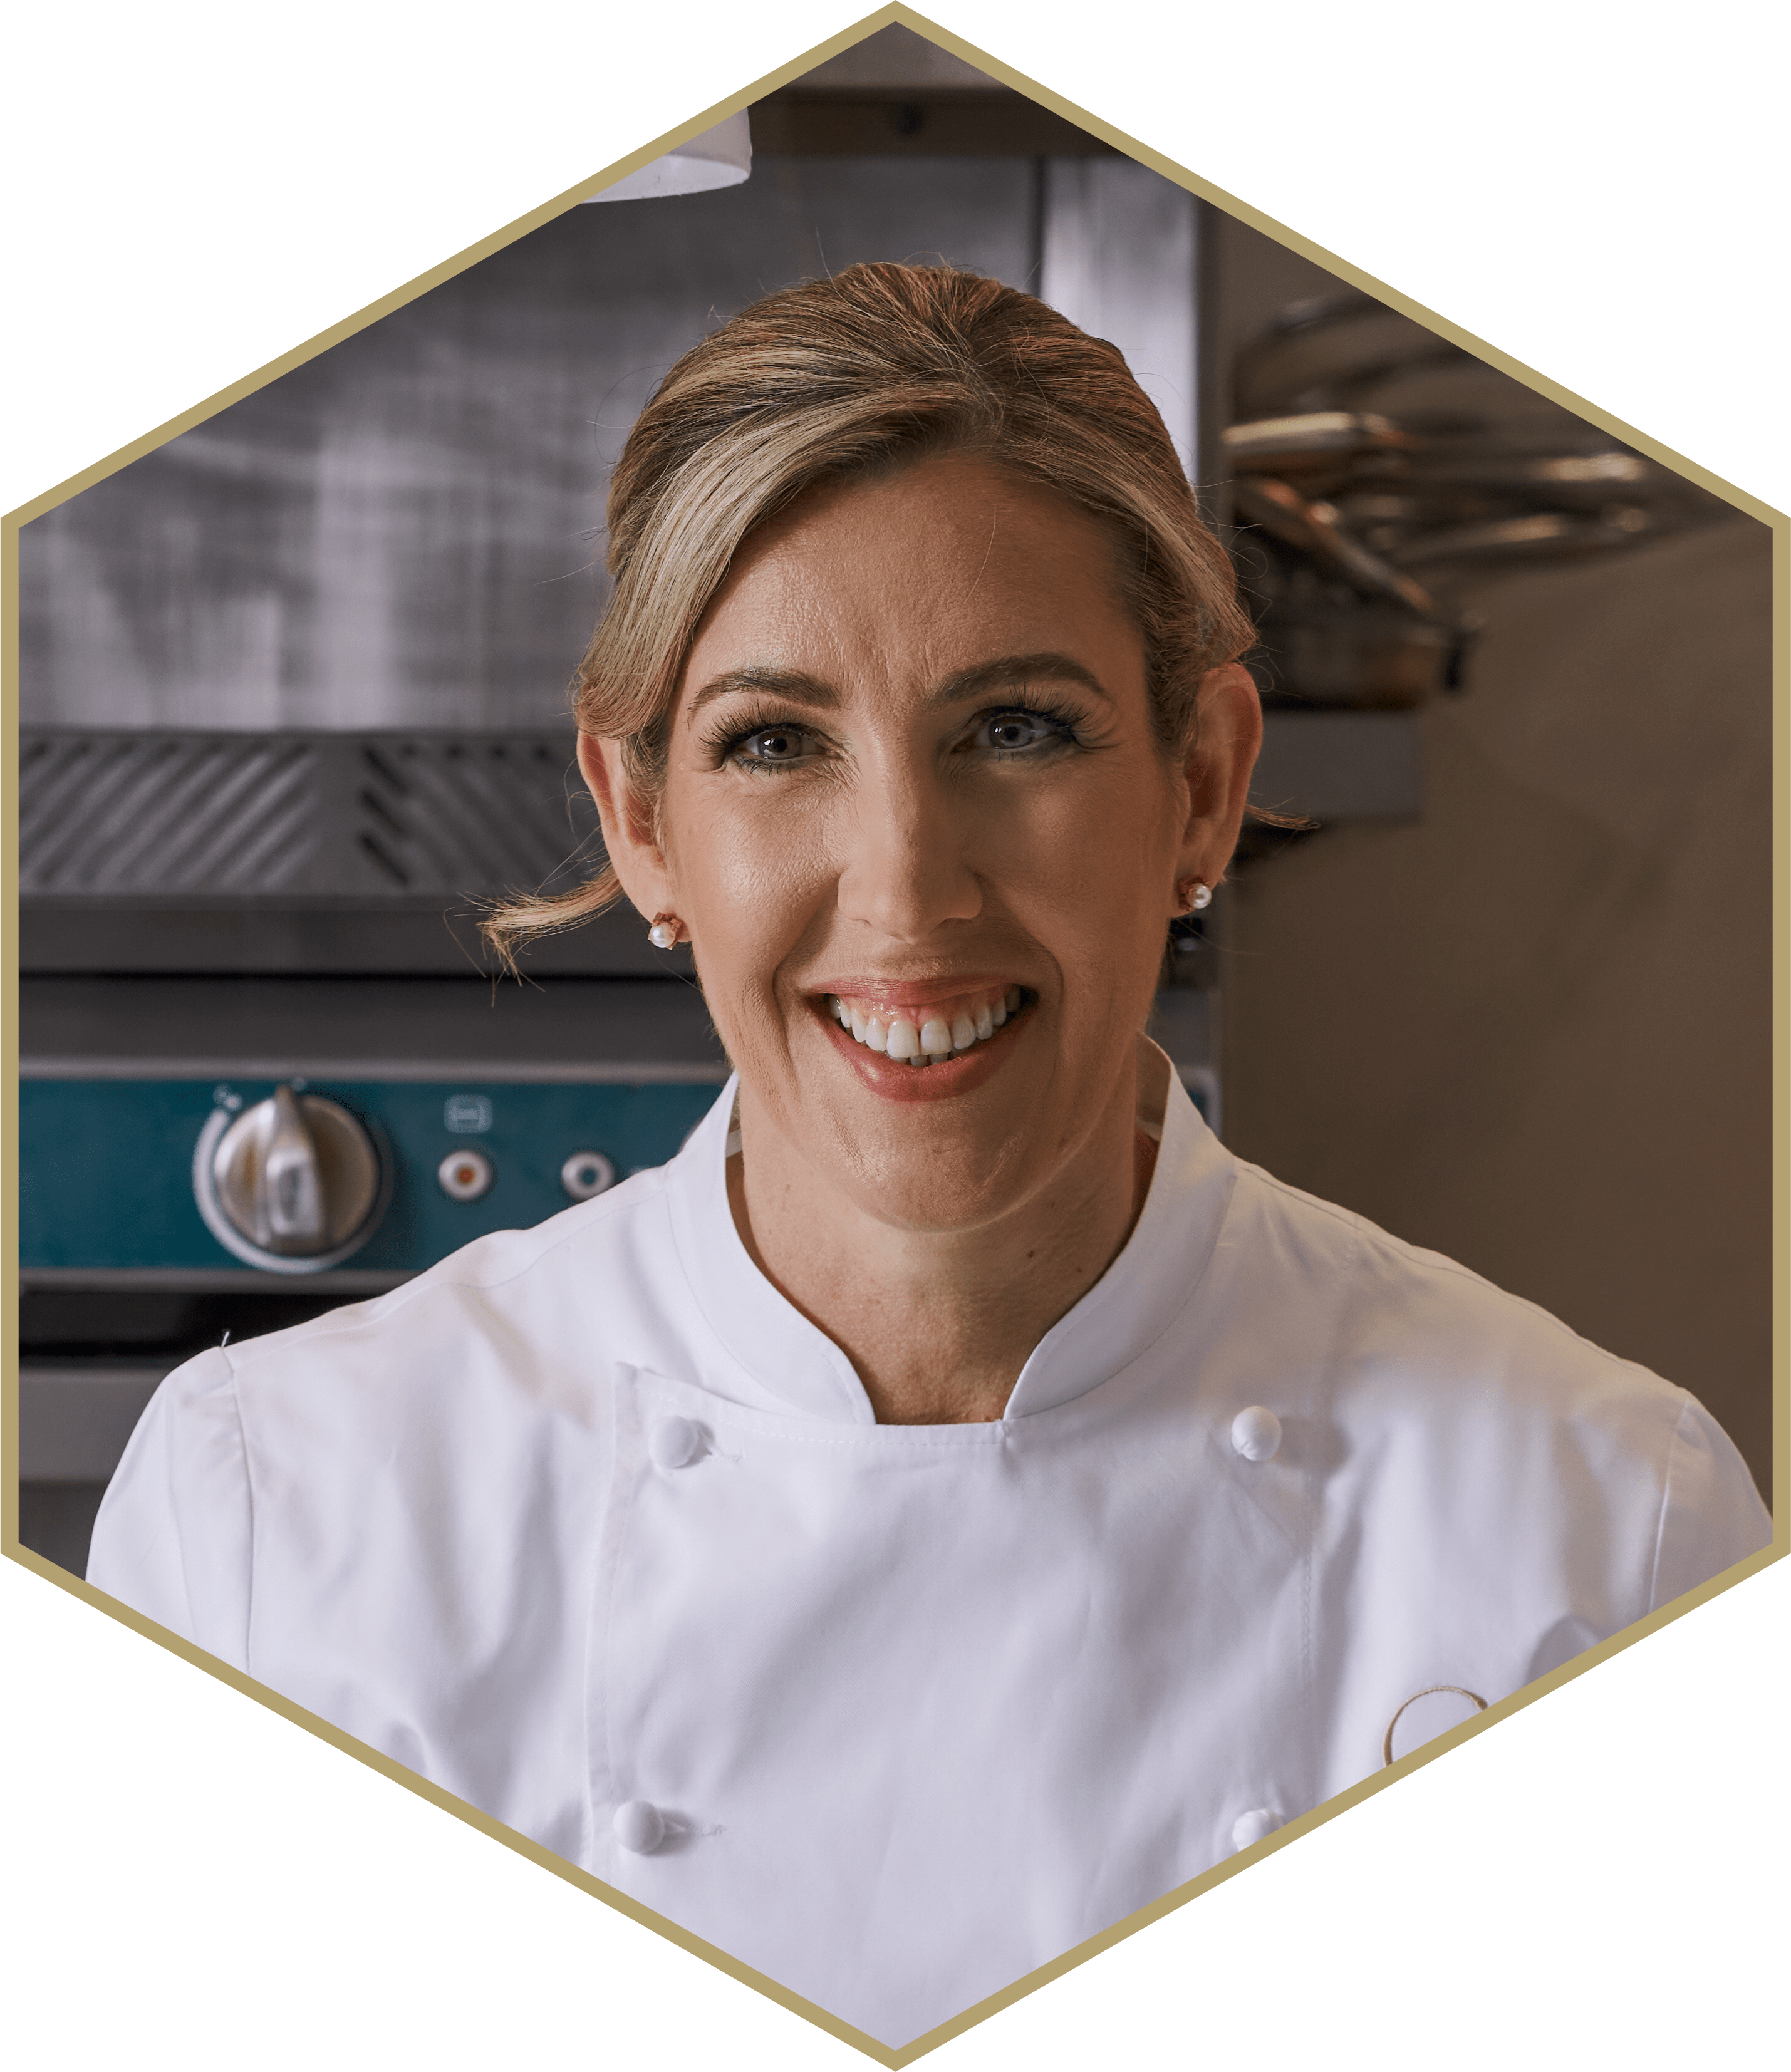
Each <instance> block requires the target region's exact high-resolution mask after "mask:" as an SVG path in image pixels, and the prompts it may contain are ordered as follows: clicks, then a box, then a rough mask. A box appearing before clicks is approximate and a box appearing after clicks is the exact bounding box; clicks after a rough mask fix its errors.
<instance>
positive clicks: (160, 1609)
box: [87, 1347, 251, 1669]
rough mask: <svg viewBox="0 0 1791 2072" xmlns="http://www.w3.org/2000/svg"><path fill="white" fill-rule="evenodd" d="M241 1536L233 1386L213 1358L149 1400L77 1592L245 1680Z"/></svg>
mask: <svg viewBox="0 0 1791 2072" xmlns="http://www.w3.org/2000/svg"><path fill="white" fill-rule="evenodd" d="M250 1524H251V1505H250V1498H249V1463H248V1456H247V1453H246V1451H245V1447H244V1444H243V1433H242V1419H241V1412H240V1411H239V1408H238V1406H237V1385H236V1375H235V1372H234V1371H233V1368H232V1367H231V1364H230V1359H229V1355H228V1354H227V1353H226V1352H224V1350H223V1349H222V1348H221V1347H219V1348H217V1349H216V1350H213V1351H211V1352H206V1353H201V1354H200V1356H199V1357H198V1359H193V1360H189V1361H188V1362H187V1364H186V1365H185V1366H184V1367H177V1368H176V1369H175V1371H174V1372H173V1373H172V1374H171V1375H169V1376H168V1377H167V1379H166V1380H165V1381H164V1382H163V1383H162V1385H161V1387H159V1388H158V1389H157V1390H156V1392H155V1393H154V1396H151V1397H150V1402H149V1407H148V1408H147V1409H146V1410H145V1411H144V1412H143V1415H142V1418H141V1419H140V1420H138V1426H137V1429H136V1430H135V1431H134V1433H132V1434H131V1437H130V1445H128V1446H126V1449H125V1451H124V1457H123V1458H122V1459H121V1461H119V1463H118V1468H117V1473H116V1474H114V1475H113V1478H112V1481H111V1483H110V1485H109V1486H108V1488H107V1490H106V1493H105V1498H104V1500H103V1501H102V1502H101V1505H100V1511H99V1515H98V1517H97V1519H95V1521H94V1524H93V1546H92V1550H91V1552H89V1555H88V1559H87V1580H88V1581H89V1582H90V1583H91V1584H93V1585H94V1587H95V1588H96V1589H101V1590H104V1591H105V1593H106V1594H107V1595H108V1596H109V1597H117V1598H119V1599H121V1601H123V1602H124V1603H126V1604H127V1605H130V1606H132V1607H133V1609H135V1610H137V1611H140V1612H142V1613H144V1614H146V1616H147V1617H149V1618H152V1619H154V1621H155V1622H156V1623H157V1624H158V1625H159V1626H167V1628H168V1629H169V1630H170V1631H171V1632H173V1633H177V1634H180V1635H181V1637H182V1638H183V1639H186V1640H191V1641H194V1642H197V1643H198V1645H199V1646H201V1647H203V1648H204V1649H205V1650H206V1651H208V1653H210V1654H212V1655H220V1656H221V1657H222V1658H223V1659H224V1661H226V1662H229V1663H232V1664H233V1665H234V1666H235V1667H237V1668H238V1669H247V1667H249V1569H250V1548H251V1535H250Z"/></svg>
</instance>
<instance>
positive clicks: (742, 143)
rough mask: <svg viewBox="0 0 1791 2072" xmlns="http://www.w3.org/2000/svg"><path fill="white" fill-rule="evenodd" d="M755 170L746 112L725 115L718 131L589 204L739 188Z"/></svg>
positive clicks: (634, 174)
mask: <svg viewBox="0 0 1791 2072" xmlns="http://www.w3.org/2000/svg"><path fill="white" fill-rule="evenodd" d="M751 170H752V132H751V129H750V128H749V127H748V125H747V114H746V110H745V109H741V110H740V112H739V114H738V115H729V116H725V117H723V119H722V121H719V122H718V123H717V124H716V125H715V126H714V129H705V130H703V131H702V133H701V134H700V135H698V136H695V137H688V138H686V139H685V141H684V142H682V143H681V144H680V145H679V146H678V147H677V150H675V151H668V152H667V153H666V154H665V157H664V158H655V159H654V160H653V162H651V163H650V164H648V165H644V166H641V167H640V170H639V171H638V172H632V173H630V174H629V175H628V177H627V178H626V179H620V180H617V181H616V183H615V184H614V185H613V186H612V187H605V188H604V189H603V191H602V193H601V194H594V195H586V196H585V199H586V200H587V201H640V200H643V199H645V198H646V197H647V196H648V195H681V194H706V193H707V192H708V191H710V189H711V188H712V187H738V186H739V183H741V181H742V180H743V179H745V178H746V176H747V174H748V173H750V172H751Z"/></svg>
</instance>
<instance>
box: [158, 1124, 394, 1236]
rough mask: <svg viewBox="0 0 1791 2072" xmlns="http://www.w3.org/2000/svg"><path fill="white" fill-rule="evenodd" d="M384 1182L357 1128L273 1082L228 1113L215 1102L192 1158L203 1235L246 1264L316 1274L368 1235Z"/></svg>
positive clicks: (381, 1166) (372, 1149)
mask: <svg viewBox="0 0 1791 2072" xmlns="http://www.w3.org/2000/svg"><path fill="white" fill-rule="evenodd" d="M388 1188H389V1178H388V1172H387V1168H386V1165H385V1161H384V1160H383V1159H382V1158H381V1155H380V1152H379V1149H378V1147H377V1145H376V1144H375V1143H374V1141H373V1138H372V1137H371V1136H370V1135H369V1134H368V1131H367V1129H366V1128H365V1127H364V1125H363V1124H361V1123H360V1122H359V1121H357V1120H356V1118H355V1117H354V1116H352V1115H351V1114H350V1113H349V1112H348V1110H347V1109H346V1108H343V1107H341V1106H340V1104H338V1103H336V1102H335V1101H332V1100H325V1099H324V1098H323V1096H322V1095H321V1094H304V1095H301V1094H300V1093H299V1092H298V1089H297V1087H290V1086H286V1087H278V1088H276V1090H275V1091H274V1094H273V1096H271V1098H270V1099H269V1100H264V1101H257V1103H256V1104H255V1105H254V1107H253V1108H245V1110H244V1111H243V1112H242V1113H241V1114H240V1115H238V1116H234V1117H233V1116H230V1115H229V1114H228V1113H226V1112H224V1110H222V1109H220V1110H219V1111H217V1112H216V1113H215V1114H214V1115H213V1116H212V1119H211V1120H210V1121H209V1122H208V1124H206V1126H205V1128H204V1132H203V1133H201V1135H200V1141H199V1149H198V1151H197V1153H196V1156H195V1157H194V1161H193V1192H194V1195H195V1198H196V1200H197V1202H198V1203H199V1211H200V1215H202V1216H203V1217H204V1219H205V1222H206V1225H207V1227H208V1228H209V1230H210V1231H211V1232H212V1235H213V1236H214V1237H215V1238H216V1239H217V1240H218V1242H219V1243H220V1244H222V1245H223V1246H224V1248H226V1249H227V1250H228V1251H230V1252H234V1253H235V1254H236V1256H237V1258H239V1259H242V1260H247V1261H248V1262H249V1264H251V1265H252V1266H260V1267H263V1268H268V1269H270V1270H271V1271H273V1272H279V1273H315V1272H319V1271H321V1270H322V1269H323V1268H324V1267H326V1266H334V1265H336V1264H338V1263H339V1262H340V1261H341V1260H344V1259H346V1258H347V1257H348V1256H349V1255H350V1254H351V1253H352V1252H356V1251H358V1250H359V1249H360V1247H361V1246H362V1245H363V1244H365V1243H366V1241H367V1239H368V1238H369V1237H371V1236H372V1235H373V1231H374V1228H375V1227H376V1226H377V1223H378V1222H379V1219H380V1216H381V1214H382V1213H383V1211H384V1209H385V1196H386V1194H387V1192H388Z"/></svg>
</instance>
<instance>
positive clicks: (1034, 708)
mask: <svg viewBox="0 0 1791 2072" xmlns="http://www.w3.org/2000/svg"><path fill="white" fill-rule="evenodd" d="M1010 713H1015V714H1020V715H1023V717H1026V718H1027V719H1036V720H1042V721H1044V723H1045V725H1046V726H1048V727H1049V728H1050V729H1051V730H1052V733H1053V734H1055V735H1056V737H1057V738H1056V742H1031V743H1029V744H1028V746H1026V747H1024V748H1009V749H999V748H998V749H994V750H992V751H991V753H992V754H994V759H995V760H996V761H997V762H998V763H1015V762H1020V761H1023V760H1025V759H1027V758H1029V757H1036V756H1037V755H1038V754H1040V751H1041V750H1048V748H1050V747H1052V746H1067V747H1079V746H1081V733H1080V731H1079V730H1078V724H1077V721H1078V716H1077V713H1074V712H1073V711H1072V710H1071V709H1069V708H1068V707H1067V706H1064V705H1058V704H1056V702H1055V701H1052V700H1051V699H1049V698H1044V697H1032V698H1028V699H1025V700H1021V701H1008V702H1007V703H1006V704H1003V705H990V706H988V707H987V708H986V709H984V710H983V711H982V712H980V713H978V714H977V715H976V717H975V718H974V720H973V721H972V722H971V723H970V724H971V726H972V727H973V729H974V728H977V727H983V726H988V725H989V724H990V722H991V721H994V720H998V719H1004V718H1006V717H1007V716H1008V715H1009V714H1010ZM809 732H810V730H809V728H808V727H807V726H805V725H804V724H803V723H802V722H801V721H800V720H786V719H784V718H783V717H780V715H779V714H778V713H776V711H774V710H772V709H766V710H764V711H763V712H760V713H755V714H754V716H753V717H752V718H751V719H750V720H749V721H748V722H747V724H746V725H745V726H730V727H724V728H721V729H718V730H717V731H716V732H714V733H713V734H710V735H708V736H707V737H706V738H705V742H704V746H705V747H706V749H707V750H709V753H710V756H711V757H712V758H713V759H714V765H715V767H716V768H718V769H719V768H720V767H722V766H723V764H726V763H734V764H735V767H736V768H737V769H745V770H756V771H771V770H776V769H777V768H779V767H780V765H778V764H777V763H766V762H761V761H759V760H757V759H755V758H752V757H747V758H745V759H742V760H740V761H738V762H736V761H735V758H736V757H737V756H738V755H739V750H741V749H742V748H743V746H745V745H746V743H747V742H749V741H751V739H752V738H753V736H754V735H755V734H796V735H798V736H801V737H803V738H808V737H809ZM781 767H784V768H790V767H793V765H791V764H784V765H783V766H781Z"/></svg>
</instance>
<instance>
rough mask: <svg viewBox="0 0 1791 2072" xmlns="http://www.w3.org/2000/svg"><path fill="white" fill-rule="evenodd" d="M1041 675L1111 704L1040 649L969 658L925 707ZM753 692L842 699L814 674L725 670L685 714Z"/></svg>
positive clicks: (828, 705)
mask: <svg viewBox="0 0 1791 2072" xmlns="http://www.w3.org/2000/svg"><path fill="white" fill-rule="evenodd" d="M1041 676H1052V677H1055V678H1056V680H1058V681H1059V682H1060V683H1061V682H1063V681H1064V680H1068V681H1069V682H1071V683H1077V684H1080V685H1082V687H1083V688H1084V689H1085V690H1090V691H1093V693H1094V694H1095V695H1096V697H1099V698H1101V699H1103V700H1105V702H1106V703H1107V704H1109V705H1111V704H1112V703H1113V699H1112V697H1111V695H1110V693H1109V692H1108V689H1107V687H1106V685H1105V684H1103V683H1102V682H1101V680H1100V678H1099V677H1098V676H1096V675H1095V673H1094V672H1093V670H1092V669H1089V668H1086V667H1085V665H1084V664H1082V663H1081V662H1078V661H1077V660H1076V659H1075V657H1074V656H1070V655H1060V654H1057V653H1055V652H1046V653H1044V654H1038V655H998V656H994V658H993V659H992V660H989V661H986V662H973V663H972V664H970V667H969V668H965V669H957V670H954V671H953V672H952V674H951V675H950V676H947V677H946V678H945V680H944V682H943V683H941V684H939V685H936V686H935V687H934V688H933V689H932V690H931V691H929V692H928V693H927V699H926V702H927V703H928V705H957V704H959V703H961V701H963V700H964V699H965V698H974V697H981V696H982V694H983V693H986V692H989V691H999V690H1007V689H1011V687H1012V686H1013V685H1015V684H1023V683H1030V682H1033V681H1035V680H1037V679H1038V678H1040V677H1041ZM755 691H756V692H757V693H760V695H761V696H764V695H765V694H766V693H769V694H771V695H772V696H773V697H781V698H788V699H789V700H790V701H791V702H792V703H793V704H796V705H810V706H813V708H814V709H816V710H817V711H821V712H828V711H832V710H834V709H836V708H837V707H838V705H840V704H841V703H842V697H841V694H840V692H839V689H838V685H834V684H830V683H828V682H827V681H826V680H825V679H824V678H822V677H820V676H810V675H809V673H808V672H807V671H806V670H803V669H773V668H751V667H749V668H744V669H728V670H726V671H724V672H723V674H722V675H720V676H713V677H711V678H710V680H709V681H708V682H707V683H706V684H705V685H703V687H702V689H701V690H700V691H698V693H697V694H696V696H695V697H694V698H693V699H692V700H691V701H690V717H691V718H692V719H694V718H695V717H696V716H697V714H698V713H699V712H701V711H702V708H703V707H704V706H705V705H708V704H710V702H711V701H713V700H714V699H716V698H725V697H729V696H730V695H731V694H732V693H735V692H755Z"/></svg>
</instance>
